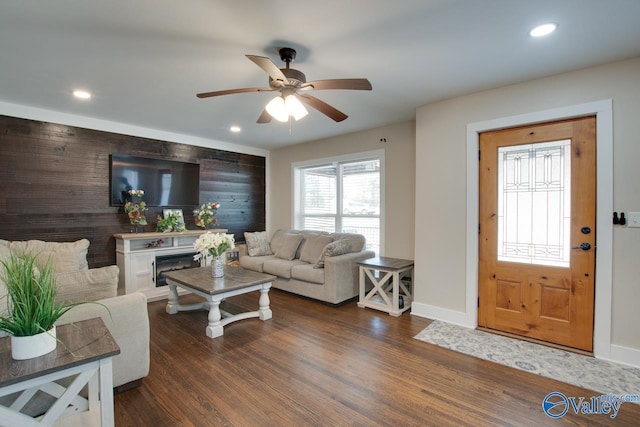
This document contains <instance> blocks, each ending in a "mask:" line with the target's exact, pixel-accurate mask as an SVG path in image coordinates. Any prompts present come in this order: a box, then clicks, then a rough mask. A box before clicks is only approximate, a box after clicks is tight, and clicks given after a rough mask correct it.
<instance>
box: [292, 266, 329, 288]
mask: <svg viewBox="0 0 640 427" xmlns="http://www.w3.org/2000/svg"><path fill="white" fill-rule="evenodd" d="M291 278H292V279H298V280H303V281H305V282H310V283H317V284H319V285H322V284H324V269H318V268H314V267H313V266H312V265H311V264H302V265H294V266H293V267H292V268H291Z"/></svg>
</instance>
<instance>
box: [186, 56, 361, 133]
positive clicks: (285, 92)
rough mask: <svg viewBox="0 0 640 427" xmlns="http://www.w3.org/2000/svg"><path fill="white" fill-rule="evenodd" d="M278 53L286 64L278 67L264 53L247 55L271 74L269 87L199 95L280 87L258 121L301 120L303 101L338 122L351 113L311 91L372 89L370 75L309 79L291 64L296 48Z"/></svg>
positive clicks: (211, 95)
mask: <svg viewBox="0 0 640 427" xmlns="http://www.w3.org/2000/svg"><path fill="white" fill-rule="evenodd" d="M279 53H280V59H282V61H284V62H285V64H286V68H278V66H277V65H276V64H274V63H273V61H272V60H271V59H269V58H267V57H264V56H256V55H246V57H247V58H249V59H250V60H251V61H253V62H254V63H255V64H256V65H257V66H258V67H260V68H262V69H263V70H264V71H266V72H267V74H269V87H251V88H242V89H229V90H219V91H215V92H203V93H198V94H197V95H196V96H197V97H198V98H210V97H213V96H221V95H231V94H234V93H246V92H274V91H278V92H280V95H278V96H276V97H275V98H273V99H272V100H271V101H270V102H269V103H268V104H267V106H266V107H265V110H264V111H263V112H262V114H261V115H260V117H259V118H258V123H269V122H271V118H272V117H273V118H275V119H276V120H278V121H281V122H286V121H288V120H289V118H290V117H293V118H295V119H296V120H299V119H301V118H302V117H304V116H306V115H307V110H306V108H304V105H302V104H306V105H308V106H309V107H312V108H315V109H316V110H318V111H320V112H321V113H322V114H324V115H326V116H327V117H329V118H331V119H333V120H335V121H336V122H341V121H343V120H344V119H346V118H347V117H349V116H347V115H346V114H345V113H343V112H342V111H339V110H337V109H336V108H334V107H332V106H331V105H329V104H327V103H326V102H324V101H321V100H320V99H318V98H316V97H314V96H311V95H309V94H308V92H311V91H314V90H326V89H350V90H371V83H370V82H369V80H367V79H331V80H315V81H311V82H307V78H306V76H305V75H304V73H302V72H301V71H298V70H294V69H293V68H289V64H290V63H291V62H293V60H294V59H295V57H296V51H295V49H292V48H290V47H283V48H281V49H280V50H279Z"/></svg>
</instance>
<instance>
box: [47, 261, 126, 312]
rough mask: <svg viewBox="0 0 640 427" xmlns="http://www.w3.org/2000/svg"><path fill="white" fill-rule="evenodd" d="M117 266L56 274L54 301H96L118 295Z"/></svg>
mask: <svg viewBox="0 0 640 427" xmlns="http://www.w3.org/2000/svg"><path fill="white" fill-rule="evenodd" d="M118 272H119V269H118V266H117V265H110V266H108V267H101V268H92V269H90V270H86V271H76V272H73V273H62V274H56V276H55V280H56V290H57V295H56V301H57V302H58V303H61V302H64V303H73V302H80V301H98V300H101V299H105V298H111V297H115V296H117V295H118Z"/></svg>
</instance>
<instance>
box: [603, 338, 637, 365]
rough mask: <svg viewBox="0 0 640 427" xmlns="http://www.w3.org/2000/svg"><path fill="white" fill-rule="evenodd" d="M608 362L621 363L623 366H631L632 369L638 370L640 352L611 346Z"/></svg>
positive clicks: (634, 349)
mask: <svg viewBox="0 0 640 427" xmlns="http://www.w3.org/2000/svg"><path fill="white" fill-rule="evenodd" d="M610 360H611V361H612V362H616V363H622V364H623V365H629V366H633V367H634V368H640V350H638V349H637V348H630V347H623V346H621V345H616V344H611V359H610Z"/></svg>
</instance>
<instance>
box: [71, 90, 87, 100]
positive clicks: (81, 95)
mask: <svg viewBox="0 0 640 427" xmlns="http://www.w3.org/2000/svg"><path fill="white" fill-rule="evenodd" d="M73 96H75V97H76V98H80V99H89V98H91V94H90V93H89V92H87V91H86V90H74V91H73Z"/></svg>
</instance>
